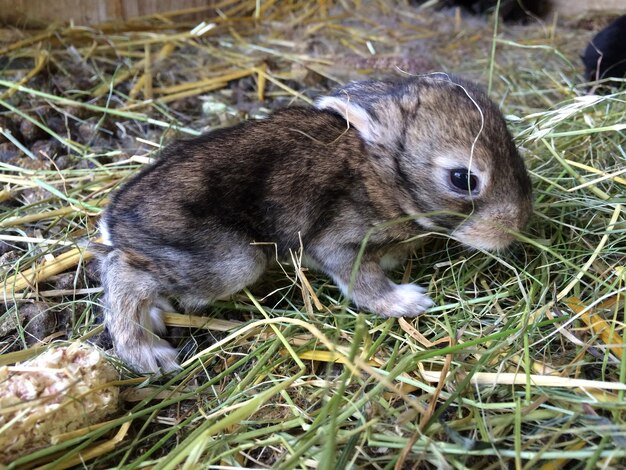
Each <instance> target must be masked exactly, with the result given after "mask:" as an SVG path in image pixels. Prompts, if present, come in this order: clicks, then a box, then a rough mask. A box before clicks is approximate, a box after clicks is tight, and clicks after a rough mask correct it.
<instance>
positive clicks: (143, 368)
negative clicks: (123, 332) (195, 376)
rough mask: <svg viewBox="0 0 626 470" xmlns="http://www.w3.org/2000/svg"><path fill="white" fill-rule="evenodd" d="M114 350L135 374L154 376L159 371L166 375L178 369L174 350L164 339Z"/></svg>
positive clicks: (118, 347)
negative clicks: (150, 374) (151, 374)
mask: <svg viewBox="0 0 626 470" xmlns="http://www.w3.org/2000/svg"><path fill="white" fill-rule="evenodd" d="M115 350H116V353H117V355H118V356H119V357H120V358H121V359H123V360H124V361H125V362H127V363H128V364H129V365H130V366H131V367H132V369H133V370H135V371H136V372H141V373H153V374H156V373H158V372H160V371H162V372H165V373H167V372H172V371H175V370H178V369H180V366H179V365H178V361H177V360H176V356H177V351H176V349H174V348H173V347H172V345H171V344H169V343H168V342H167V341H165V340H164V339H160V338H159V339H152V340H151V341H149V342H141V341H138V342H137V343H135V344H133V346H132V347H120V346H119V345H117V347H116V348H115Z"/></svg>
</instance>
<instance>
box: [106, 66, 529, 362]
mask: <svg viewBox="0 0 626 470" xmlns="http://www.w3.org/2000/svg"><path fill="white" fill-rule="evenodd" d="M531 211H532V204H531V183H530V179H529V176H528V174H527V172H526V168H525V166H524V162H523V161H522V159H521V158H520V156H519V154H518V152H517V150H516V148H515V145H514V144H513V141H512V139H511V135H510V134H509V132H508V130H507V127H506V124H505V121H504V119H503V117H502V115H501V113H500V111H499V110H498V108H497V107H496V106H495V105H494V103H492V102H491V101H490V100H489V98H488V97H487V95H486V94H485V93H484V92H483V91H482V90H481V89H480V88H479V87H477V86H476V85H474V84H472V83H470V82H467V81H464V80H461V79H458V78H454V77H449V76H447V75H443V74H442V75H433V76H423V77H413V78H407V79H403V80H396V81H393V80H392V81H366V82H360V83H359V82H357V83H352V84H349V85H347V86H345V87H343V88H340V89H339V90H337V91H336V92H335V93H334V94H332V95H330V96H326V97H323V98H321V99H320V100H319V101H318V102H317V107H316V108H307V107H293V108H287V109H283V110H280V111H277V112H275V113H273V114H272V115H271V116H269V117H268V118H266V119H263V120H259V121H249V122H244V123H241V124H239V125H236V126H234V127H231V128H227V129H220V130H216V131H213V132H210V133H208V134H206V135H203V136H201V137H198V138H195V139H192V140H187V141H180V142H176V143H174V144H171V145H169V146H168V147H166V148H165V149H164V150H163V152H162V153H161V156H160V158H159V159H158V160H157V161H156V162H155V163H154V164H153V165H151V166H149V167H147V168H145V169H144V170H142V171H141V172H140V173H139V174H138V175H136V176H135V177H134V178H133V179H131V180H130V181H129V182H128V183H127V184H126V185H125V186H123V187H122V188H121V189H120V190H119V191H118V192H117V193H116V194H115V195H114V196H113V197H112V200H111V203H110V205H109V206H108V208H107V209H106V211H105V213H104V216H103V220H102V223H101V229H102V233H103V239H104V240H105V243H106V244H107V245H108V247H106V249H105V250H104V251H106V253H103V254H102V255H101V272H102V283H103V286H104V290H105V298H104V301H105V305H106V323H107V326H108V329H109V331H110V333H111V336H112V338H113V341H114V345H115V349H116V351H117V354H118V355H119V357H120V358H122V359H123V360H125V361H126V362H127V363H128V364H129V365H131V366H132V367H133V368H135V369H136V370H138V371H144V372H155V371H158V370H159V368H161V369H163V370H165V371H170V370H173V369H175V368H176V367H177V362H176V351H175V349H173V348H172V347H171V346H170V345H169V344H168V343H167V342H166V341H164V340H163V339H161V338H159V337H158V336H157V333H159V332H162V331H163V329H164V324H163V321H162V319H161V312H162V311H163V310H169V309H171V307H170V306H169V304H168V300H167V299H168V298H169V297H175V298H177V299H178V301H179V302H180V303H181V305H182V306H183V307H186V308H197V307H200V306H203V305H206V304H208V303H210V302H211V301H213V300H215V299H223V298H226V297H228V296H230V295H232V294H233V293H235V292H237V291H239V290H241V289H242V288H243V287H245V286H247V285H249V284H251V283H253V282H254V281H255V280H256V279H257V278H258V277H259V276H260V275H261V274H262V273H263V272H264V270H265V269H266V267H267V266H268V264H269V263H270V262H271V261H272V259H274V258H275V257H276V250H278V255H279V257H280V256H283V257H284V256H286V255H287V254H288V253H289V250H298V249H299V248H300V246H301V244H302V246H303V247H304V254H305V257H306V259H307V260H308V262H309V264H310V266H311V267H314V268H316V269H319V270H320V271H322V272H324V273H326V274H328V275H329V276H330V277H331V278H332V279H333V280H334V281H335V283H336V284H337V285H338V286H339V288H340V289H341V291H342V292H343V293H344V294H345V295H346V296H348V297H349V298H350V299H351V300H352V301H353V303H354V304H355V305H357V306H358V307H360V308H362V309H364V310H367V311H370V312H374V313H377V314H379V315H382V316H383V317H401V316H416V315H419V314H420V313H422V312H424V310H426V309H427V308H429V307H430V306H432V305H433V302H432V301H431V300H430V298H429V297H428V296H427V295H426V293H425V289H424V288H422V287H419V286H417V285H414V284H395V283H394V282H392V281H391V280H390V279H389V278H388V277H387V276H386V275H385V273H384V270H383V269H384V268H388V267H390V266H392V265H393V264H394V263H395V262H397V261H400V260H402V259H403V257H405V256H406V255H407V254H408V252H409V251H410V250H411V244H410V243H402V242H405V241H407V240H410V239H411V238H412V237H414V236H415V235H417V234H419V233H420V232H422V233H423V232H424V231H429V230H433V229H443V230H446V231H448V232H449V233H452V235H453V236H454V237H455V238H456V239H458V240H460V241H461V242H462V243H464V244H466V245H469V246H470V247H475V248H478V249H487V250H491V249H501V248H504V247H506V246H507V245H509V243H510V242H511V241H512V240H513V236H512V235H511V233H510V232H511V230H512V231H515V230H519V229H521V228H522V227H523V226H524V225H525V223H526V221H527V219H528V218H529V215H530V214H531ZM396 219H399V221H398V223H395V224H384V223H385V222H389V221H393V220H396ZM381 224H384V225H381ZM374 227H377V228H378V229H376V230H373V231H372V232H371V236H370V237H369V239H368V242H367V245H366V247H365V251H364V253H363V256H362V257H361V258H360V259H358V253H359V249H360V247H361V244H362V242H363V240H364V237H365V236H366V234H368V232H370V229H372V228H374ZM255 242H263V243H255ZM357 260H358V270H357V271H356V275H355V277H354V279H351V275H352V272H353V268H354V266H355V263H357Z"/></svg>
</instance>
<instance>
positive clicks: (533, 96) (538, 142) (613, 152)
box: [0, 0, 626, 470]
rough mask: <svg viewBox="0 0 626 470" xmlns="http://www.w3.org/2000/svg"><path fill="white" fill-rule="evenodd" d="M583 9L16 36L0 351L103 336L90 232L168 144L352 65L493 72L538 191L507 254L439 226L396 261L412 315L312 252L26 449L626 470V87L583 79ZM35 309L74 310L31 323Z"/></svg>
mask: <svg viewBox="0 0 626 470" xmlns="http://www.w3.org/2000/svg"><path fill="white" fill-rule="evenodd" d="M427 3H429V4H432V3H436V2H427ZM190 18H193V19H190ZM455 18H456V19H455ZM579 26H580V24H579V23H576V22H569V23H568V22H562V21H559V22H556V23H554V24H541V23H539V24H531V25H529V26H507V25H502V24H500V25H499V26H498V31H497V32H495V33H494V29H493V22H492V20H491V19H485V20H478V19H465V18H464V17H462V16H460V15H456V16H454V15H452V16H450V15H446V14H445V13H438V12H436V11H435V10H433V9H432V8H431V7H430V6H428V5H425V6H424V5H422V6H416V5H415V2H402V1H398V2H383V1H373V2H353V1H336V2H330V1H322V0H319V1H313V0H298V1H286V2H274V1H267V2H257V1H239V0H224V1H222V2H217V4H215V5H211V6H208V7H201V8H198V9H192V10H181V11H175V12H168V13H163V14H160V15H156V16H151V17H145V18H138V19H134V20H132V21H129V22H126V23H120V24H118V23H115V24H113V23H111V24H106V25H96V26H94V27H90V28H85V27H76V26H65V25H51V26H50V27H49V28H48V29H46V30H40V31H17V30H11V34H13V36H12V38H10V39H9V40H8V41H6V42H5V43H3V44H0V55H2V56H3V57H4V58H5V59H3V62H2V64H3V65H2V67H3V72H2V77H0V127H1V129H0V133H1V134H2V136H1V137H0V139H2V141H0V146H1V147H0V152H8V150H11V151H13V152H15V153H17V157H15V158H9V157H7V158H3V159H2V161H1V162H0V168H1V169H2V174H0V182H1V183H2V185H3V187H2V188H0V189H1V192H0V205H1V207H2V213H1V215H0V228H1V231H2V233H1V234H0V242H1V243H3V245H2V246H3V251H2V253H3V256H2V265H1V266H0V272H1V273H2V279H1V280H0V282H1V283H2V284H1V289H0V291H1V293H2V296H3V300H4V302H5V309H4V313H3V317H2V323H1V324H2V335H3V336H2V338H1V343H0V344H1V345H2V352H3V354H2V355H1V356H0V364H14V363H15V362H16V361H21V360H24V359H25V358H27V357H29V356H32V355H34V354H36V353H39V352H41V351H42V350H45V348H47V343H48V342H50V341H51V339H52V338H59V337H62V338H64V339H68V340H71V341H76V340H79V339H87V338H88V339H89V340H91V341H96V342H97V343H98V344H100V345H101V346H103V347H105V348H106V347H108V343H107V341H106V337H103V336H102V326H101V324H100V318H101V306H100V298H101V297H100V296H101V291H100V289H99V283H98V281H97V276H96V274H95V273H94V269H93V264H92V263H90V260H91V258H92V255H91V254H90V253H89V251H88V249H87V251H85V249H84V248H82V247H84V246H85V245H86V241H87V240H94V239H96V238H97V237H98V235H99V234H98V231H97V228H96V223H97V218H98V213H99V212H100V211H101V210H102V208H103V207H104V205H105V204H106V199H107V197H108V195H109V194H110V192H111V191H112V190H114V189H115V188H116V187H117V186H118V185H119V184H121V183H123V182H124V181H125V180H126V179H127V178H128V177H129V176H130V175H132V174H133V173H134V172H136V171H137V170H138V169H139V167H140V166H141V165H142V164H143V163H144V162H146V161H149V160H150V159H151V158H152V157H154V156H155V154H154V151H155V148H158V147H160V146H161V145H163V144H165V143H166V142H167V141H168V140H169V139H171V138H172V137H174V136H179V137H184V136H187V135H192V136H193V135H198V134H200V133H202V132H204V131H206V130H208V129H211V128H214V127H219V126H224V125H230V124H232V123H235V122H238V121H240V120H242V119H246V118H255V117H259V116H263V115H264V114H266V113H267V112H268V111H269V110H270V109H272V108H274V107H278V106H287V105H291V104H300V105H306V104H307V103H310V102H311V101H312V99H313V98H314V97H315V95H316V94H318V93H323V92H325V91H327V90H328V88H329V87H331V86H334V85H335V84H336V82H337V81H346V80H350V79H355V78H359V77H363V76H384V75H389V74H397V73H401V72H399V70H401V71H404V72H409V73H420V72H422V71H425V72H427V71H431V70H432V69H433V68H435V69H439V68H445V69H446V70H449V71H454V72H457V73H461V74H464V75H466V76H468V77H470V78H474V79H476V80H479V81H481V82H483V83H491V88H492V96H493V97H494V99H495V100H496V101H497V102H499V103H501V105H502V106H503V109H504V111H505V114H506V115H507V116H508V118H509V122H510V125H511V128H512V130H513V132H514V134H515V135H516V136H517V142H518V144H519V146H520V148H521V150H522V152H523V154H524V156H525V158H526V160H527V162H528V166H529V168H530V171H531V174H532V178H533V182H534V187H535V201H536V203H535V216H534V218H533V220H532V221H531V224H530V226H529V227H528V230H527V231H526V232H525V233H524V234H521V235H520V237H519V238H520V241H519V243H518V245H517V246H516V247H515V248H514V249H512V250H511V251H510V252H507V253H500V254H489V253H482V252H468V251H465V250H463V249H462V248H460V247H458V246H457V245H456V244H455V242H454V241H453V240H448V239H444V238H442V237H439V238H437V237H435V238H434V239H433V240H430V241H426V242H425V244H424V246H423V247H422V248H421V249H419V250H418V251H417V253H416V255H415V257H414V259H413V260H412V262H411V263H409V265H407V267H406V269H405V271H403V272H397V273H395V276H396V278H397V279H398V280H400V279H402V278H404V279H405V281H409V282H417V283H421V284H423V285H426V286H427V287H428V290H429V292H431V293H432V296H433V298H434V300H435V302H436V304H437V306H436V307H435V308H434V309H432V311H431V312H429V313H427V314H425V315H424V316H422V317H421V318H419V319H415V320H406V321H405V320H395V319H389V320H385V319H381V318H377V317H375V316H373V315H369V314H367V313H364V312H359V311H358V310H356V309H354V308H353V307H351V306H350V304H348V303H347V302H345V300H344V299H342V297H341V295H340V294H339V291H338V290H337V289H336V287H334V286H333V285H332V283H331V282H330V281H329V280H328V279H326V278H324V277H323V276H320V275H318V274H316V273H314V272H310V271H306V270H305V269H304V268H302V267H301V266H300V265H299V262H298V260H299V256H298V254H294V258H293V263H291V264H289V265H287V264H286V265H283V266H282V267H276V268H275V269H274V270H272V271H271V272H270V273H269V275H268V276H267V278H266V279H265V280H264V281H263V283H262V284H261V285H259V286H258V287H255V288H254V290H253V291H252V292H245V293H242V294H240V295H238V296H235V297H234V298H232V299H230V300H228V301H221V302H217V303H216V305H215V306H212V307H211V308H209V309H207V311H206V312H203V313H204V314H206V316H195V315H194V316H190V315H182V314H180V313H175V312H171V313H168V314H167V315H166V318H165V319H166V322H167V324H168V325H170V326H171V327H172V329H171V330H170V334H171V336H170V339H171V340H172V341H173V342H174V343H176V344H178V345H179V346H180V351H181V353H180V359H181V363H182V364H183V369H182V370H181V371H180V373H178V374H175V375H174V376H171V377H164V378H143V377H140V378H139V379H138V380H135V379H131V380H127V381H124V382H122V383H120V386H121V387H122V388H123V392H122V397H125V400H126V402H125V404H124V406H125V410H126V411H125V412H124V413H121V412H120V413H119V414H117V415H114V416H113V417H111V418H109V420H108V421H104V422H102V423H100V424H99V425H97V426H91V427H88V428H85V429H82V430H79V431H77V432H73V433H72V434H68V435H64V436H58V437H57V438H56V440H55V441H54V442H55V443H54V444H47V445H45V446H43V447H41V448H40V449H38V450H36V451H34V452H31V453H29V454H27V455H23V456H21V457H19V458H16V459H15V460H14V462H12V464H11V465H10V468H32V467H35V466H45V465H47V466H48V467H47V468H67V467H70V466H74V465H83V466H87V467H90V468H91V467H93V468H101V467H112V466H116V467H120V468H138V467H148V466H149V467H151V468H157V469H169V468H196V467H202V468H235V467H240V466H246V467H256V468H379V469H390V468H485V469H492V468H493V469H495V468H504V467H506V468H509V467H510V468H516V469H524V468H525V469H530V468H533V469H534V468H543V469H546V470H547V469H553V468H595V467H602V468H622V467H623V466H624V465H625V462H626V431H625V430H626V411H625V410H626V401H625V396H626V395H625V393H624V389H625V386H624V383H625V382H626V359H625V358H624V354H623V351H624V347H625V345H626V338H625V331H624V325H625V323H626V308H625V306H624V291H625V290H626V286H625V282H626V279H625V271H624V264H625V262H626V248H625V247H626V236H625V234H626V222H625V220H624V214H625V207H626V206H624V202H625V200H624V185H625V184H626V176H625V174H624V171H625V170H624V168H625V161H626V154H625V153H624V142H625V133H624V131H625V128H624V121H625V117H626V106H625V104H624V103H626V93H625V92H624V91H620V90H619V89H604V91H605V93H604V94H598V95H587V94H586V92H587V87H586V86H585V85H582V84H580V82H581V79H582V78H581V76H580V71H581V68H580V67H579V66H578V63H577V61H578V58H577V57H578V53H579V52H580V48H581V47H582V46H583V44H584V41H585V39H586V38H587V37H589V36H590V34H591V33H590V32H588V31H586V30H580V29H578V28H579ZM6 64H8V65H6ZM433 64H435V65H433ZM11 116H12V117H11ZM5 118H6V119H8V120H6V119H5ZM21 122H25V123H26V124H21ZM15 123H18V124H17V125H18V127H20V128H21V126H24V127H23V128H21V130H17V129H16V128H15V125H16V124H15ZM26 131H28V132H30V133H31V134H32V135H36V136H38V137H36V139H34V140H33V139H31V140H28V138H27V135H30V134H28V132H26ZM35 140H37V142H38V143H36V142H35ZM42 142H44V144H45V145H44V144H42ZM50 149H51V150H50ZM3 155H5V154H4V153H3ZM61 157H63V158H61ZM68 162H69V163H68ZM233 171H236V169H233ZM68 279H69V281H68ZM68 282H69V284H68ZM35 308H36V309H38V310H36V311H37V312H39V313H38V314H37V315H35V316H34V317H33V316H32V314H30V313H29V312H32V311H33V309H35ZM27 314H29V315H31V316H28V315H27ZM41 318H53V319H54V318H56V319H58V323H55V322H54V321H53V322H52V327H51V328H52V329H51V330H50V329H48V330H46V331H45V333H43V334H39V336H38V333H37V331H38V330H37V329H36V328H34V327H35V326H37V325H42V323H38V321H39V320H40V319H41ZM48 324H50V322H48ZM11 325H12V326H11ZM42 328H43V327H42ZM111 360H113V361H114V358H112V359H111ZM118 365H119V366H120V367H121V368H122V370H123V372H124V373H125V374H128V377H132V374H131V373H130V372H129V371H125V370H124V369H123V365H121V364H118ZM10 432H11V429H10V428H7V427H5V428H2V429H0V436H1V434H2V433H10ZM51 442H52V441H51Z"/></svg>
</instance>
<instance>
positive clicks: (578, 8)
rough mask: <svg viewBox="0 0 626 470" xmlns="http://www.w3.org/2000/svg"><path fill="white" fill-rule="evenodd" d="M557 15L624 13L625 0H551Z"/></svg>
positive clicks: (625, 10) (625, 8) (625, 9)
mask: <svg viewBox="0 0 626 470" xmlns="http://www.w3.org/2000/svg"><path fill="white" fill-rule="evenodd" d="M550 3H551V4H552V9H553V11H555V12H557V13H558V14H559V16H575V15H579V14H581V13H587V12H602V11H605V12H607V13H619V14H622V15H623V14H626V0H593V1H590V0H551V2H550Z"/></svg>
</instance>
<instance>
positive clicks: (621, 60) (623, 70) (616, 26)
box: [581, 15, 626, 81]
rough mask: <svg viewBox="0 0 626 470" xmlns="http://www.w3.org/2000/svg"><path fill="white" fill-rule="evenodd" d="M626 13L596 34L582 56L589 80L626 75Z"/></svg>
mask: <svg viewBox="0 0 626 470" xmlns="http://www.w3.org/2000/svg"><path fill="white" fill-rule="evenodd" d="M625 41H626V15H623V16H620V17H619V18H617V19H616V20H615V21H613V22H612V23H611V24H609V25H608V26H607V27H606V28H604V29H603V30H602V31H600V32H599V33H598V34H596V35H595V36H594V37H593V39H592V40H591V41H590V42H589V44H588V45H587V48H586V49H585V53H584V55H583V56H582V57H581V59H582V61H583V64H584V65H585V77H586V78H587V80H589V81H593V80H600V79H602V78H611V77H616V78H623V77H626V44H624V42H625Z"/></svg>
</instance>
